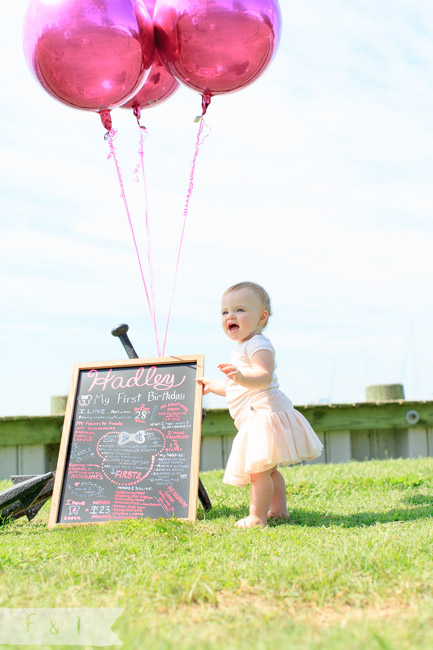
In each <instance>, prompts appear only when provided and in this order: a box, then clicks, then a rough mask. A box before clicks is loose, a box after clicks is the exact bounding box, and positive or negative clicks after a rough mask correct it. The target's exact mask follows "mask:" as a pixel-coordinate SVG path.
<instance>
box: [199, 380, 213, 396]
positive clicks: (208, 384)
mask: <svg viewBox="0 0 433 650" xmlns="http://www.w3.org/2000/svg"><path fill="white" fill-rule="evenodd" d="M196 382H197V383H198V384H201V385H202V386H203V395H207V394H208V393H212V392H213V391H212V379H209V377H199V378H198V379H196Z"/></svg>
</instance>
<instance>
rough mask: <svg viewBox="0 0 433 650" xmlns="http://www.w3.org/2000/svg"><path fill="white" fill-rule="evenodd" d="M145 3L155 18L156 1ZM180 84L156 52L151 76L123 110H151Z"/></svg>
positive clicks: (145, 0)
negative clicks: (150, 108) (151, 107)
mask: <svg viewBox="0 0 433 650" xmlns="http://www.w3.org/2000/svg"><path fill="white" fill-rule="evenodd" d="M141 1H142V2H144V4H145V6H146V9H147V10H148V12H149V14H150V16H151V17H152V18H153V11H154V9H155V0H141ZM178 88H179V84H178V82H177V81H176V79H175V78H174V77H173V75H172V74H171V73H170V72H169V71H168V69H167V68H166V67H165V65H164V64H163V63H162V61H161V59H160V58H159V56H158V53H157V52H156V51H155V58H154V61H153V64H152V67H151V69H150V72H149V76H148V77H147V79H146V81H145V82H144V84H143V86H142V87H141V88H140V90H139V91H138V93H137V94H136V95H134V97H132V98H131V99H129V100H128V101H127V102H126V104H123V105H122V108H134V109H137V108H149V107H150V106H155V104H160V103H161V102H162V101H164V99H168V98H169V97H170V96H171V95H172V94H173V93H174V92H175V91H176V90H177V89H178Z"/></svg>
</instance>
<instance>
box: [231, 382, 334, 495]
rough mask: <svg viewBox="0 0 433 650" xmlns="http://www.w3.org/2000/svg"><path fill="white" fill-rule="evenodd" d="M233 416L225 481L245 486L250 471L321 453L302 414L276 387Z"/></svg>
mask: <svg viewBox="0 0 433 650" xmlns="http://www.w3.org/2000/svg"><path fill="white" fill-rule="evenodd" d="M232 415H235V425H236V428H237V429H238V433H237V435H236V437H235V439H234V440H233V446H232V450H231V453H230V457H229V459H228V462H227V467H226V471H225V474H224V479H223V480H224V483H228V484H229V485H237V486H244V485H248V483H249V482H250V474H257V473H259V472H266V471H267V470H269V469H271V468H272V467H275V466H277V465H294V464H296V463H300V462H302V461H303V460H313V458H317V457H318V456H320V455H321V453H322V449H323V445H322V443H321V442H320V440H319V438H318V437H317V435H316V434H315V432H314V431H313V429H312V428H311V426H310V424H309V423H308V421H307V420H306V419H305V418H304V416H303V415H302V414H301V413H299V411H297V410H296V409H294V408H293V405H292V403H291V401H290V400H289V398H288V397H286V395H284V393H282V392H281V391H280V390H278V389H271V390H268V391H263V392H260V393H259V394H258V395H256V396H254V397H253V398H252V400H250V401H249V403H248V405H247V406H244V407H243V408H242V409H240V412H239V414H233V413H232Z"/></svg>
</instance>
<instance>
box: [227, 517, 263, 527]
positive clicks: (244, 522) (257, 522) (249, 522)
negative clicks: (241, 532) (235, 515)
mask: <svg viewBox="0 0 433 650" xmlns="http://www.w3.org/2000/svg"><path fill="white" fill-rule="evenodd" d="M235 526H236V528H257V527H259V528H264V527H265V526H266V522H263V521H262V520H261V519H259V518H258V517H252V516H251V515H249V516H248V517H245V518H244V519H239V521H237V522H236V523H235Z"/></svg>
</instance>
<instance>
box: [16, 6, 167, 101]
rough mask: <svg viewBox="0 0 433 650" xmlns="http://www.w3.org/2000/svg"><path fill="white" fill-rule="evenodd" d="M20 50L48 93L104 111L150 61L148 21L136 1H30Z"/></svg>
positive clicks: (123, 96) (129, 90) (133, 86)
mask: <svg viewBox="0 0 433 650" xmlns="http://www.w3.org/2000/svg"><path fill="white" fill-rule="evenodd" d="M24 50H25V55H26V59H27V63H28V64H29V66H30V69H31V70H32V72H33V73H34V75H35V77H36V79H37V80H38V81H39V83H40V84H41V85H42V86H43V88H45V90H46V91H47V92H49V93H50V95H52V96H53V97H55V98H56V99H58V100H60V101H61V102H64V103H65V104H68V105H69V106H73V107H74V108H81V109H85V110H90V111H98V112H100V111H103V112H107V110H109V109H111V108H114V107H115V106H119V105H120V104H122V103H123V102H124V101H125V100H127V99H128V98H129V97H131V95H133V94H134V93H135V92H136V90H137V89H138V88H139V87H140V85H141V84H142V83H143V81H144V79H145V75H146V74H147V71H148V70H149V69H150V67H151V65H152V63H153V60H154V54H155V39H154V32H153V24H152V20H151V18H150V15H149V13H148V11H147V10H146V8H145V7H144V5H142V3H141V2H140V3H139V2H136V0H32V1H31V3H30V6H29V9H28V11H27V15H26V19H25V25H24Z"/></svg>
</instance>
